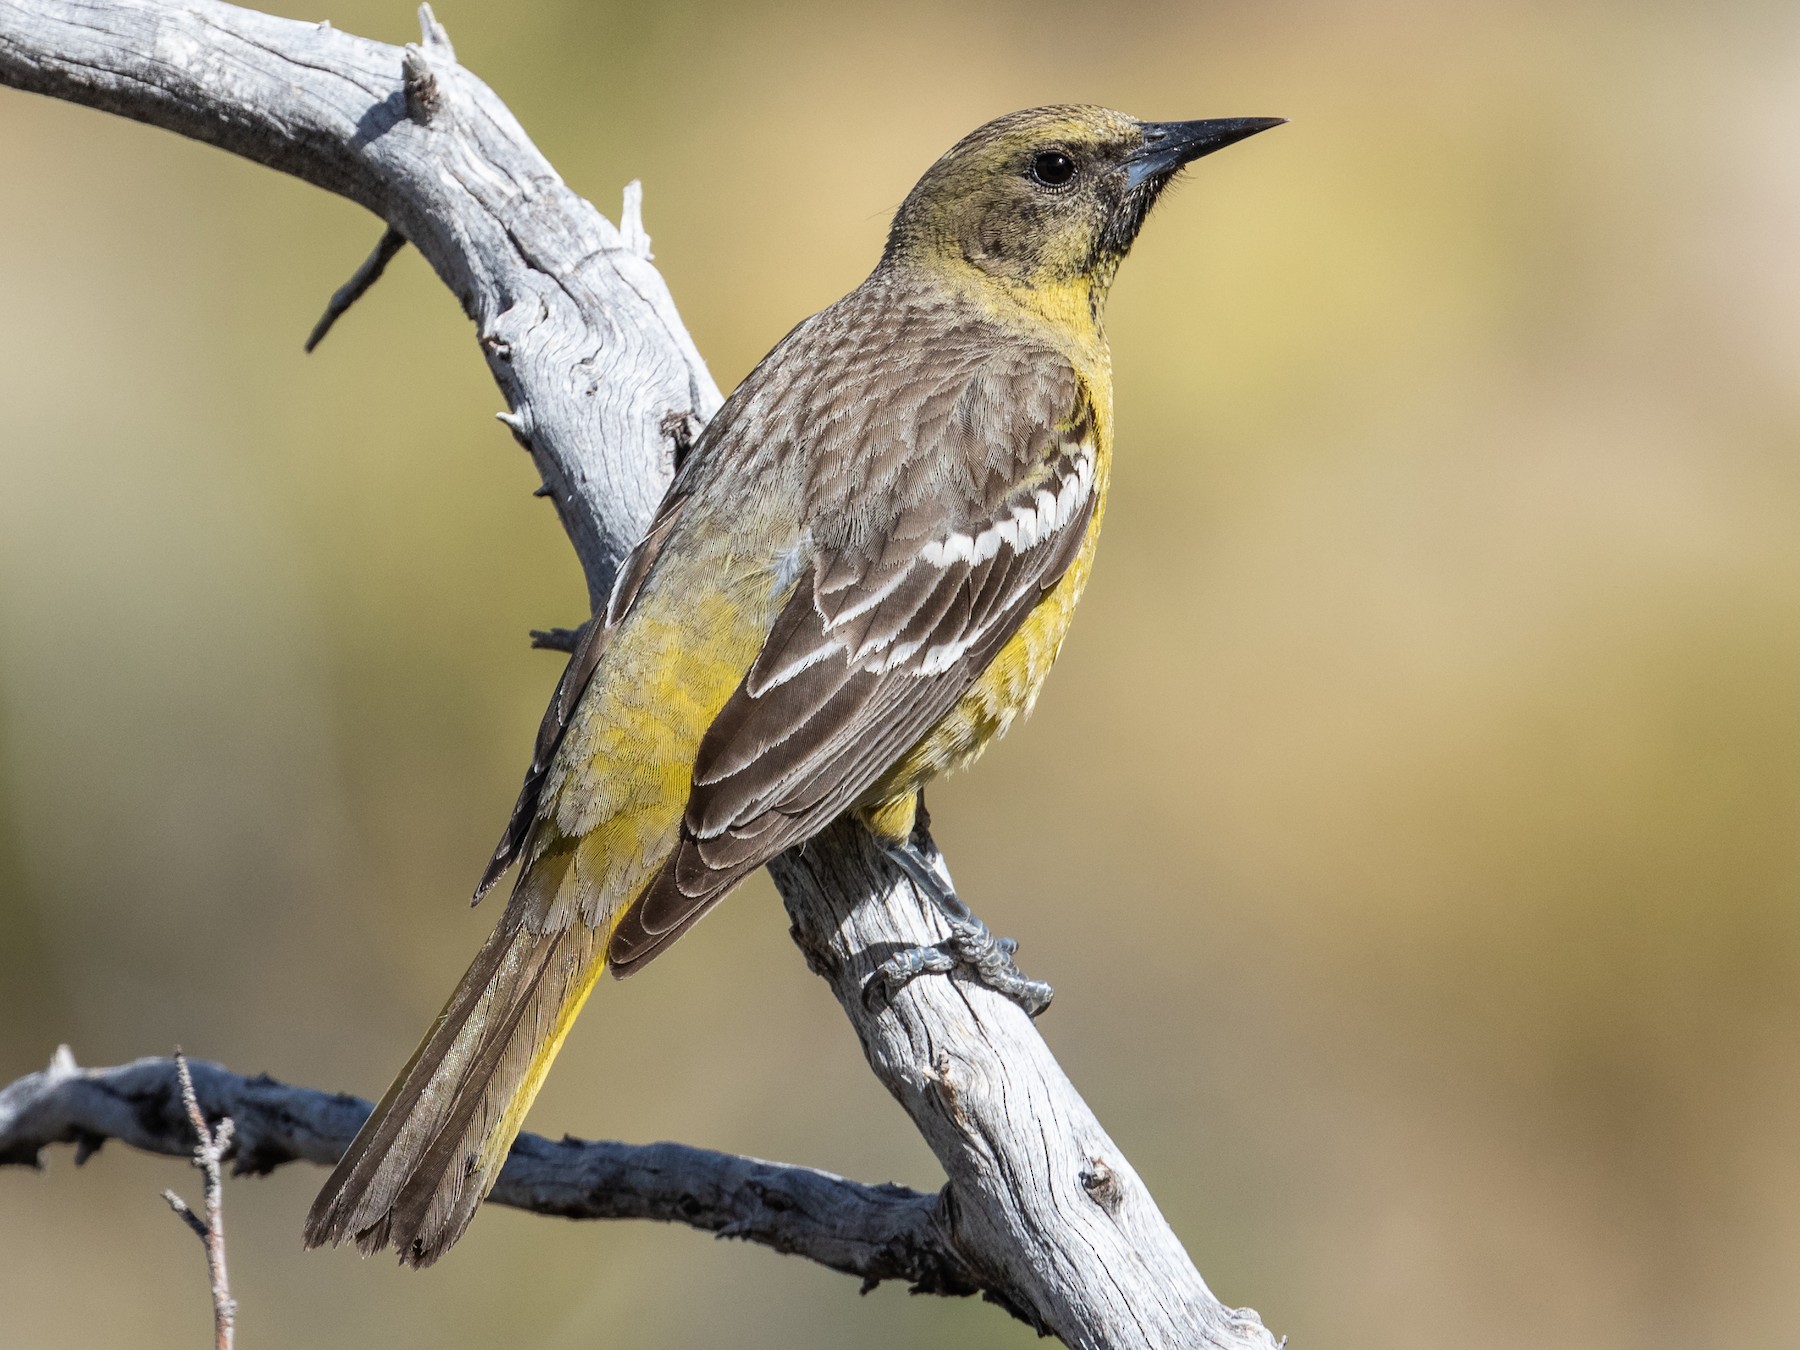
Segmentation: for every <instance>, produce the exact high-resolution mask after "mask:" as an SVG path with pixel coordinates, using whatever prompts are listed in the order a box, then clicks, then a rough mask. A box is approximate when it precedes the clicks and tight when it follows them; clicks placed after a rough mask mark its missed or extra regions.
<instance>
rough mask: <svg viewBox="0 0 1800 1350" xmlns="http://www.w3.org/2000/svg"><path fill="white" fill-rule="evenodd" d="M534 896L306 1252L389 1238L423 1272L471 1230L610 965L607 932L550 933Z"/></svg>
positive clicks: (343, 1182) (333, 1196) (325, 1202)
mask: <svg viewBox="0 0 1800 1350" xmlns="http://www.w3.org/2000/svg"><path fill="white" fill-rule="evenodd" d="M550 889H552V890H554V889H555V887H554V886H552V887H551V888H550ZM527 899H528V897H526V896H522V895H517V894H516V895H515V896H514V903H513V904H512V905H509V906H508V910H507V914H506V915H505V917H504V918H503V919H502V921H501V923H500V926H499V927H498V928H497V929H496V930H495V931H494V934H493V936H492V937H490V938H489V939H488V940H487V943H486V944H485V945H484V946H483V947H482V949H481V951H480V952H479V953H478V954H477V955H476V957H475V960H474V962H473V963H472V964H471V965H470V967H469V970H468V973H467V974H465V975H464V976H463V978H462V981H461V983H459V984H458V985H457V987H456V992H455V993H453V994H452V995H451V996H450V1001H449V1002H448V1003H446V1004H445V1005H444V1010H443V1012H442V1013H440V1014H439V1015H438V1019H437V1021H436V1022H435V1023H433V1025H432V1028H431V1031H430V1032H429V1033H427V1035H426V1037H425V1039H424V1041H423V1042H421V1043H420V1045H419V1048H418V1049H417V1050H415V1051H414V1052H413V1056H412V1059H411V1060H409V1061H408V1062H407V1065H406V1067H405V1068H404V1069H402V1070H401V1072H400V1076H399V1077H398V1078H397V1079H396V1080H395V1081H394V1084H393V1086H392V1087H390V1088H389V1089H388V1091H387V1095H386V1096H384V1097H383V1098H382V1100H381V1104H380V1105H379V1106H377V1107H376V1108H375V1111H374V1114H372V1115H371V1116H370V1117H369V1119H368V1121H367V1122H366V1123H365V1124H364V1125H363V1128H362V1130H361V1131H360V1132H359V1133H358V1134H357V1136H356V1139H355V1140H354V1141H353V1142H352V1143H351V1145H350V1148H349V1149H348V1150H347V1151H346V1152H345V1154H344V1156H343V1159H342V1160H341V1161H340V1162H339V1163H338V1165H337V1168H336V1170H335V1171H333V1172H332V1174H331V1178H330V1180H328V1181H327V1182H326V1183H325V1186H324V1189H323V1190H321V1191H320V1192H319V1198H318V1199H317V1200H316V1201H314V1202H313V1207H312V1211H311V1213H309V1214H308V1215H307V1220H306V1245H307V1246H308V1247H317V1246H322V1245H323V1244H325V1243H328V1242H329V1243H336V1242H342V1241H344V1240H345V1239H347V1238H351V1239H354V1240H355V1242H356V1244H357V1246H358V1247H360V1248H361V1249H362V1250H363V1252H364V1253H365V1254H367V1253H370V1252H375V1251H379V1250H380V1249H381V1248H382V1247H385V1246H387V1245H389V1244H392V1245H393V1246H394V1247H396V1248H397V1249H398V1250H399V1252H400V1259H401V1261H402V1262H403V1263H405V1264H407V1265H411V1266H426V1265H430V1264H431V1263H432V1262H433V1261H435V1260H437V1258H438V1257H440V1256H442V1255H443V1254H444V1253H445V1252H446V1251H448V1250H449V1249H450V1247H451V1246H452V1245H453V1244H454V1243H455V1242H456V1240H457V1239H458V1238H459V1237H461V1236H462V1233H463V1230H464V1229H466V1228H467V1227H468V1226H469V1221H470V1220H471V1219H472V1218H473V1217H474V1215H475V1211H476V1209H477V1208H478V1207H479V1206H480V1204H481V1201H482V1199H483V1197H485V1196H486V1195H487V1193H488V1190H489V1189H490V1188H491V1187H492V1186H493V1184H494V1179H495V1178H496V1177H497V1176H499V1174H500V1168H501V1165H502V1164H503V1163H504V1162H505V1161H506V1154H507V1151H508V1150H509V1149H510V1148H511V1146H512V1141H513V1139H514V1137H515V1136H516V1135H517V1134H518V1132H519V1126H520V1124H521V1122H522V1121H523V1120H524V1118H525V1113H526V1111H527V1110H529V1109H530V1107H531V1103H532V1100H533V1098H535V1097H536V1096H537V1093H538V1089H539V1088H540V1087H541V1086H542V1085H543V1082H544V1076H545V1075H546V1074H547V1073H548V1072H549V1069H550V1062H551V1061H552V1060H553V1059H555V1058H556V1053H557V1051H558V1050H560V1049H561V1048H562V1042H563V1038H564V1037H565V1036H566V1035H567V1034H568V1030H569V1027H570V1025H571V1024H572V1023H573V1022H574V1020H575V1014H576V1013H577V1012H579V1011H580V1009H581V1005H582V1003H583V1002H584V1001H585V1000H586V998H587V995H588V993H589V991H590V990H591V989H592V988H593V987H594V982H595V981H596V980H597V979H598V978H599V976H600V973H601V971H602V970H604V969H605V966H606V938H607V933H606V932H604V931H602V930H600V929H598V928H594V927H591V926H589V925H587V924H584V923H575V924H573V925H571V926H570V927H568V928H564V929H561V930H559V931H555V932H544V931H542V926H541V924H533V923H531V922H530V921H529V920H530V918H531V916H532V914H533V913H534V912H535V913H536V914H538V915H541V914H542V913H543V910H542V907H541V906H538V905H532V904H528V903H521V901H525V900H527Z"/></svg>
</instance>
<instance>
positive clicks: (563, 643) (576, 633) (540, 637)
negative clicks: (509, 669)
mask: <svg viewBox="0 0 1800 1350" xmlns="http://www.w3.org/2000/svg"><path fill="white" fill-rule="evenodd" d="M580 641H581V630H580V629H579V628H534V629H532V630H531V645H532V646H533V647H534V648H536V649H537V650H538V651H540V652H572V651H574V650H575V644H576V643H577V642H580Z"/></svg>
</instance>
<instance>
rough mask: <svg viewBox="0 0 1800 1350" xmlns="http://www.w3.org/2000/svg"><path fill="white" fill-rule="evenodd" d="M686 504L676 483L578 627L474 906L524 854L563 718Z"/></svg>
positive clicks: (564, 722) (578, 697)
mask: <svg viewBox="0 0 1800 1350" xmlns="http://www.w3.org/2000/svg"><path fill="white" fill-rule="evenodd" d="M687 501H688V493H687V492H686V491H685V489H684V487H683V485H682V483H681V481H680V480H679V479H678V480H677V481H676V483H675V484H674V486H672V487H671V488H670V489H669V493H668V495H667V496H666V497H664V498H663V501H662V505H661V506H659V507H658V508H657V512H656V519H655V520H654V521H652V522H651V525H650V529H649V532H648V533H646V534H645V535H644V538H643V539H642V541H641V542H640V543H639V544H638V546H637V547H636V548H634V549H632V551H631V552H630V553H629V554H627V555H626V558H625V562H624V564H623V565H622V566H621V567H620V568H619V576H618V580H616V581H615V582H614V583H613V591H612V597H611V599H609V600H608V601H607V604H606V612H605V613H604V614H596V615H594V617H593V618H591V619H589V620H588V621H587V622H586V623H585V624H583V625H582V626H581V636H580V637H578V638H577V639H576V641H575V650H574V651H573V652H572V653H570V655H569V664H568V665H566V666H564V667H563V673H562V678H561V679H559V680H558V681H557V682H556V692H555V693H554V694H552V695H551V696H550V706H549V707H548V708H546V709H544V720H543V721H542V722H540V723H539V724H538V734H537V744H536V745H535V746H534V747H533V749H532V752H531V767H530V768H529V769H527V770H526V771H525V784H524V786H523V787H521V788H520V789H519V798H518V800H517V801H516V802H514V803H513V809H512V815H511V817H510V818H509V819H508V820H507V822H506V830H505V832H504V833H503V834H501V836H500V843H499V845H498V846H497V847H496V848H495V849H494V856H493V857H492V858H490V859H489V860H488V865H487V869H486V870H485V871H483V872H482V874H481V881H480V882H479V883H478V884H477V885H476V887H475V903H477V904H479V903H480V902H481V897H482V896H484V895H486V894H487V893H488V892H489V891H491V890H492V889H493V888H494V883H495V882H497V881H499V880H500V878H501V877H502V876H504V875H505V874H506V869H507V868H509V867H511V866H512V865H513V863H514V861H515V860H517V858H518V857H519V855H520V853H522V852H523V851H524V849H525V844H526V841H527V840H528V839H529V838H530V837H531V827H532V826H533V825H534V824H535V823H536V822H537V813H538V797H539V795H540V794H541V793H542V792H543V789H544V779H545V777H546V776H547V775H548V774H549V772H550V761H551V759H552V758H553V757H554V756H555V754H556V748H557V746H559V745H561V744H562V738H563V733H564V732H566V731H567V730H568V729H569V718H570V717H572V716H574V713H575V705H576V704H577V703H579V702H580V701H581V695H582V693H583V692H584V691H585V690H586V689H587V687H588V682H589V681H590V680H592V679H593V678H594V671H595V670H596V669H598V667H599V665H600V658H601V656H602V655H603V654H604V653H605V651H606V644H607V641H608V639H610V638H611V637H612V633H613V630H614V629H615V628H616V627H618V624H619V620H620V619H622V618H624V617H625V615H626V613H627V612H629V610H630V609H631V603H632V601H633V600H635V599H637V593H638V590H639V589H640V588H641V587H642V586H643V584H644V578H645V577H647V576H649V575H650V568H651V565H652V564H653V563H655V561H656V555H657V554H658V553H660V552H661V551H662V546H663V544H664V543H665V542H666V541H667V540H668V537H669V531H670V530H671V529H673V528H674V526H675V521H676V518H677V517H678V516H679V515H680V514H681V508H682V507H683V506H684V505H685V504H686V503H687Z"/></svg>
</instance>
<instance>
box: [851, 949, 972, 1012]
mask: <svg viewBox="0 0 1800 1350" xmlns="http://www.w3.org/2000/svg"><path fill="white" fill-rule="evenodd" d="M955 969H956V958H955V957H954V956H952V955H950V953H948V952H946V951H944V950H942V949H941V948H938V947H908V948H906V949H905V950H903V951H899V952H896V953H895V954H894V955H892V956H890V957H888V959H887V960H885V961H883V962H882V963H881V964H880V965H879V966H877V967H876V968H875V973H874V974H872V975H870V976H869V978H868V980H867V981H866V982H865V983H864V984H863V990H862V996H863V1004H864V1006H866V1007H868V1008H871V1009H873V1008H875V1007H876V1006H878V1005H879V1004H882V1003H891V1002H893V999H894V995H895V994H898V993H899V992H900V991H901V990H902V989H904V988H906V986H907V985H909V984H911V983H912V982H913V981H914V980H916V979H918V978H919V976H921V975H948V974H949V973H950V972H951V971H953V970H955Z"/></svg>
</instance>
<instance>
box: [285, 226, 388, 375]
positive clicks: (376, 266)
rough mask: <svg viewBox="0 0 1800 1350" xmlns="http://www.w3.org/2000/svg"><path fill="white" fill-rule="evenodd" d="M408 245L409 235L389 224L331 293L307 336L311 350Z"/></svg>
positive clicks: (378, 279)
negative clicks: (372, 248) (356, 265)
mask: <svg viewBox="0 0 1800 1350" xmlns="http://www.w3.org/2000/svg"><path fill="white" fill-rule="evenodd" d="M405 247H406V236H405V235H403V234H401V233H400V231H398V230H396V229H394V228H393V227H392V226H390V227H389V228H388V229H387V231H386V232H385V233H384V234H383V235H382V236H381V242H380V243H378V244H376V245H375V251H374V252H373V253H371V254H369V256H368V257H366V258H364V259H363V264H362V266H361V267H359V268H357V269H356V271H355V272H353V273H352V274H351V276H350V280H348V281H346V282H345V283H344V284H343V285H342V286H339V287H338V288H337V290H336V291H335V292H334V293H333V294H332V297H331V299H330V301H329V302H327V304H326V306H325V312H324V313H323V314H321V315H320V316H319V321H318V322H317V323H316V324H314V325H313V330H312V332H311V334H309V335H308V337H307V339H306V350H307V351H309V352H310V351H311V350H312V349H313V348H314V347H317V346H318V345H319V344H320V343H321V342H323V341H324V340H325V335H326V334H327V333H329V332H330V331H331V326H332V325H333V324H334V323H336V322H337V321H338V320H339V319H341V318H342V317H343V316H344V311H345V310H347V309H349V308H350V306H352V305H354V304H355V303H356V302H357V301H358V300H360V299H362V298H363V292H364V291H366V290H368V289H369V287H371V286H373V285H374V284H375V283H376V282H377V281H380V280H381V274H382V273H383V272H385V271H387V265H388V264H389V263H391V262H392V261H393V260H394V255H395V254H396V253H398V252H399V251H400V250H401V249H403V248H405Z"/></svg>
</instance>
